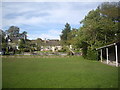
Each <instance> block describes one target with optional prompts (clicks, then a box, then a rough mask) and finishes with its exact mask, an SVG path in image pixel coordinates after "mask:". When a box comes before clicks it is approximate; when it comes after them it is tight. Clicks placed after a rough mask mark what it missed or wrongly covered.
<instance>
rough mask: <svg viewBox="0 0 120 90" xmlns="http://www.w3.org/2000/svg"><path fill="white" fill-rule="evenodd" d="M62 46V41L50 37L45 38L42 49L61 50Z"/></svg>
mask: <svg viewBox="0 0 120 90" xmlns="http://www.w3.org/2000/svg"><path fill="white" fill-rule="evenodd" d="M61 49H62V46H61V44H60V41H59V40H57V39H51V40H50V39H48V40H43V42H42V43H41V51H50V50H51V51H52V52H55V51H58V50H61Z"/></svg>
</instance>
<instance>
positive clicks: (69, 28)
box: [60, 23, 71, 43]
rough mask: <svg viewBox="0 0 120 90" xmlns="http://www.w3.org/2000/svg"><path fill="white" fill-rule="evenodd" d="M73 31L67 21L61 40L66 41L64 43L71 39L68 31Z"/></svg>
mask: <svg viewBox="0 0 120 90" xmlns="http://www.w3.org/2000/svg"><path fill="white" fill-rule="evenodd" d="M70 31H71V26H70V24H68V23H66V24H65V28H64V29H63V31H62V35H61V36H60V38H61V40H62V41H63V42H64V43H67V40H68V39H69V38H68V33H69V32H70Z"/></svg>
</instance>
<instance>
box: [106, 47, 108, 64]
mask: <svg viewBox="0 0 120 90" xmlns="http://www.w3.org/2000/svg"><path fill="white" fill-rule="evenodd" d="M106 55H107V64H108V48H106Z"/></svg>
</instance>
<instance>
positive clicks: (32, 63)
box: [2, 57, 118, 88]
mask: <svg viewBox="0 0 120 90" xmlns="http://www.w3.org/2000/svg"><path fill="white" fill-rule="evenodd" d="M2 62H3V63H2V65H3V66H2V70H3V71H2V75H3V81H2V82H3V84H2V85H3V88H117V87H118V68H116V67H112V66H108V65H104V64H102V63H100V62H97V61H91V60H84V59H83V58H82V57H56V58H37V57H36V58H35V57H34V58H30V57H29V58H10V57H9V58H3V60H2Z"/></svg>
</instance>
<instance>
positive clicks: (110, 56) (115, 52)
mask: <svg viewBox="0 0 120 90" xmlns="http://www.w3.org/2000/svg"><path fill="white" fill-rule="evenodd" d="M96 50H98V51H100V59H101V62H103V59H106V63H107V64H109V63H111V62H113V63H115V65H116V66H119V63H120V42H116V43H113V44H109V45H105V46H103V47H99V48H97V49H96Z"/></svg>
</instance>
